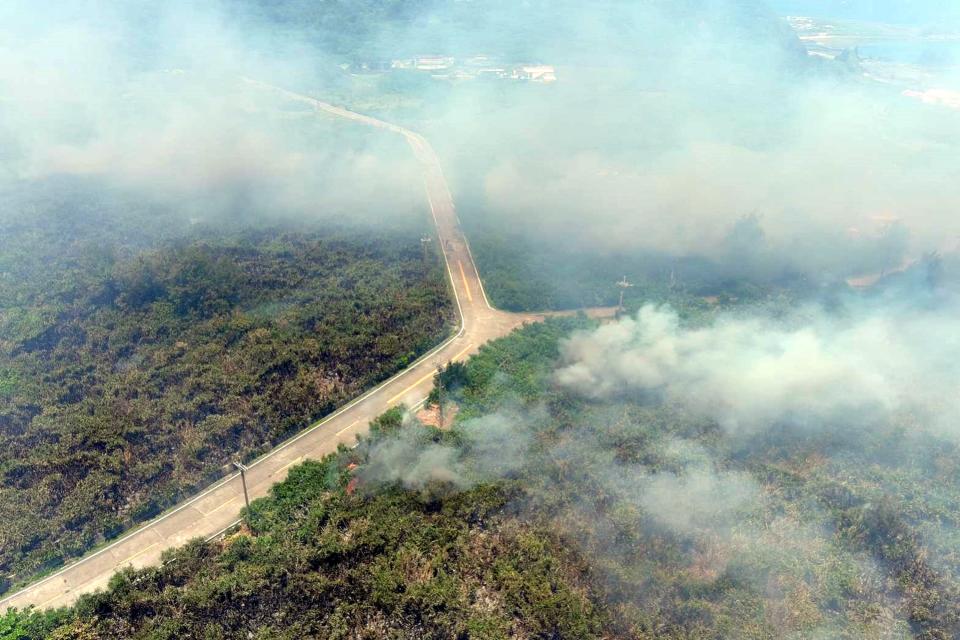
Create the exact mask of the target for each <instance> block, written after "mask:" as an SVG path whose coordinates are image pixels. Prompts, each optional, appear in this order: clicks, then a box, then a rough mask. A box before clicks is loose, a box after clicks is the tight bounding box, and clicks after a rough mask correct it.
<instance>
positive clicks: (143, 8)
mask: <svg viewBox="0 0 960 640" xmlns="http://www.w3.org/2000/svg"><path fill="white" fill-rule="evenodd" d="M2 11H3V16H2V17H3V19H2V20H0V180H6V181H20V182H24V181H29V180H37V179H44V178H46V177H49V176H56V175H76V176H86V177H90V178H92V179H96V180H98V183H100V184H104V185H106V186H108V187H117V188H124V189H134V190H138V191H140V192H142V193H143V194H144V197H145V198H147V199H155V200H158V201H160V202H162V203H164V204H168V205H171V206H174V207H176V208H180V209H183V210H185V211H186V212H187V213H189V214H190V215H191V217H204V216H208V215H238V214H244V213H251V212H257V213H260V214H263V215H285V216H290V215H300V216H303V215H307V216H316V215H326V216H330V217H339V219H341V220H342V219H344V218H358V219H363V218H370V217H374V218H377V217H379V218H382V217H383V216H384V215H386V214H387V212H389V211H394V212H399V213H401V214H402V215H405V216H406V215H409V214H410V212H411V210H416V209H422V205H423V203H422V194H421V193H420V188H419V176H418V173H417V171H416V167H415V166H414V165H413V163H412V161H411V160H410V157H409V153H408V151H407V149H406V148H405V147H404V146H403V145H402V144H400V142H398V141H394V140H390V139H388V138H387V137H385V136H373V135H370V134H369V132H367V131H366V130H365V129H363V128H362V127H358V126H356V125H349V124H344V123H340V122H337V121H334V120H332V119H330V118H326V117H321V116H318V115H317V114H315V113H313V112H311V111H310V110H309V109H305V108H303V107H298V108H294V107H295V106H294V105H290V104H286V103H284V101H283V100H282V99H279V98H278V97H277V96H274V95H271V94H269V92H265V91H263V90H258V89H256V88H254V87H252V86H251V85H249V84H247V83H245V82H243V81H242V80H241V77H242V76H250V77H255V78H262V79H266V80H269V81H272V82H276V83H278V84H280V85H285V86H292V87H294V88H298V87H301V86H314V85H315V82H314V80H315V79H316V78H317V77H318V72H317V70H318V69H320V68H325V67H328V66H333V61H332V60H331V59H329V58H327V57H325V56H323V55H321V54H319V53H318V52H317V51H315V50H313V49H312V48H310V47H309V46H308V45H306V44H305V43H304V42H303V40H302V39H300V38H297V37H296V36H295V35H294V34H290V33H281V32H279V31H277V30H276V29H275V26H271V25H269V24H266V23H257V22H255V21H242V20H237V19H235V18H236V16H235V15H232V14H231V13H229V12H228V11H227V10H226V7H225V6H224V5H221V4H220V3H216V2H214V3H196V2H180V1H177V2H172V3H162V4H160V5H158V4H156V3H145V2H132V3H122V4H119V5H115V6H114V5H109V4H103V3H94V2H84V1H82V0H70V1H69V2H65V3H57V7H56V10H55V11H53V10H51V11H50V12H48V13H44V12H42V11H39V10H38V8H37V6H36V4H35V3H26V2H20V1H19V0H15V1H13V2H10V3H4V7H3V10H2ZM371 213H375V214H376V215H373V216H371Z"/></svg>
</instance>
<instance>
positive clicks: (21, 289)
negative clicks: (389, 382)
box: [0, 188, 453, 583]
mask: <svg viewBox="0 0 960 640" xmlns="http://www.w3.org/2000/svg"><path fill="white" fill-rule="evenodd" d="M50 193H52V194H53V196H51V197H54V198H55V197H56V194H57V190H56V189H55V188H52V189H51V190H50ZM68 193H72V194H73V196H74V197H75V198H76V201H75V202H72V203H71V201H70V196H69V195H66V194H65V195H64V201H63V202H56V201H55V202H54V203H53V204H52V205H51V206H50V207H49V210H47V209H45V208H41V209H40V210H41V212H43V211H49V213H47V214H45V215H43V216H41V217H38V218H36V219H34V220H31V221H27V220H24V219H22V218H19V217H17V216H16V215H14V214H15V212H10V215H8V216H7V217H0V274H2V276H3V277H0V399H2V400H3V404H2V405H0V521H2V525H0V575H9V576H10V580H11V581H12V582H14V583H16V582H17V581H20V580H23V579H25V578H27V577H29V576H30V575H31V574H33V573H35V572H37V571H41V570H44V569H48V568H53V567H55V566H57V565H59V564H61V563H62V562H63V561H64V560H65V559H67V558H69V557H71V556H75V555H78V554H80V553H82V552H83V551H85V550H86V549H88V548H89V547H90V546H91V545H93V544H95V543H97V542H98V541H100V540H103V539H105V538H111V537H114V536H116V535H117V534H118V533H119V532H120V531H122V530H123V528H125V527H126V526H129V525H130V524H132V523H135V522H137V521H141V520H144V519H147V518H149V517H151V516H153V515H155V514H156V513H158V512H159V511H161V510H162V509H164V508H165V507H167V506H169V505H171V504H172V503H173V502H174V501H175V500H177V499H178V498H179V497H180V496H182V495H184V494H185V493H186V492H189V491H191V490H192V489H194V488H196V487H198V486H200V485H203V484H204V483H206V482H208V481H210V480H211V479H212V478H214V477H216V476H218V475H219V474H220V473H221V469H222V467H223V465H225V464H229V461H230V459H231V458H233V457H234V456H236V455H240V456H244V455H250V454H252V453H255V452H257V451H262V450H263V449H264V447H266V446H268V445H269V444H270V443H274V442H277V441H278V440H280V439H282V438H284V437H286V436H288V435H290V434H291V433H292V432H294V431H295V430H297V429H299V428H301V427H303V426H305V425H306V424H308V423H309V422H310V421H311V420H313V419H315V418H317V417H319V416H321V415H323V414H325V413H327V412H329V411H331V410H332V409H334V408H335V407H336V406H338V405H340V404H342V403H343V402H345V401H346V400H348V399H349V398H351V397H353V396H354V395H356V394H357V393H358V392H359V391H361V390H362V389H364V388H366V387H369V386H371V385H373V384H374V383H376V382H377V381H379V380H381V379H383V378H385V377H387V376H388V375H390V374H391V373H393V372H395V371H396V370H398V369H399V368H402V367H403V366H405V365H406V364H407V363H409V362H410V361H411V360H413V359H415V358H416V357H417V356H418V355H419V354H421V353H423V352H424V351H426V350H427V349H428V348H429V347H431V346H432V345H434V344H435V343H436V342H437V341H439V340H440V339H441V338H442V337H443V336H444V335H445V334H446V332H447V331H448V330H449V327H450V326H451V325H452V322H453V317H452V311H451V308H450V305H449V301H448V294H447V290H446V283H445V280H444V276H443V273H442V271H441V270H440V269H439V267H438V266H437V264H436V263H435V261H425V260H424V258H423V255H422V252H421V250H420V242H419V237H420V235H421V233H422V232H423V229H422V226H421V222H420V221H417V223H416V224H412V225H410V226H406V227H396V228H385V229H383V230H381V231H378V232H372V231H370V230H368V229H364V228H352V229H351V228H346V227H341V228H337V227H335V226H331V225H328V226H325V227H322V228H321V227H317V226H310V225H305V224H297V223H289V224H283V225H278V226H275V227H270V226H267V227H260V228H248V229H247V230H242V229H238V230H230V231H222V230H216V229H212V228H196V227H190V226H189V225H183V224H182V221H180V220H179V218H177V217H176V216H175V215H173V214H170V213H165V212H163V211H161V212H149V213H148V212H142V211H138V210H137V209H136V208H135V205H131V206H132V210H131V209H130V208H127V205H128V204H131V203H126V202H123V201H117V200H116V199H115V198H112V199H110V198H108V199H107V200H106V201H104V200H102V199H101V200H97V201H96V202H99V204H100V206H101V207H102V208H101V209H97V210H96V214H95V215H94V214H92V213H91V212H90V211H88V210H86V209H84V208H83V207H82V206H81V205H82V204H83V203H84V202H87V200H86V199H85V197H84V196H83V194H77V193H76V192H75V191H73V190H68ZM98 197H100V198H102V197H103V196H98ZM90 206H91V207H93V205H90ZM8 211H9V210H8ZM422 224H426V221H425V220H424V221H423V222H422Z"/></svg>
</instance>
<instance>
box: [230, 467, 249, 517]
mask: <svg viewBox="0 0 960 640" xmlns="http://www.w3.org/2000/svg"><path fill="white" fill-rule="evenodd" d="M233 466H235V467H236V468H237V469H239V470H240V482H241V483H242V484H243V501H244V502H246V503H247V509H250V496H249V495H247V470H248V469H249V467H248V466H247V465H245V464H243V463H242V462H234V463H233Z"/></svg>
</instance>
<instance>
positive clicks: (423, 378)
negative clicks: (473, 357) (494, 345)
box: [387, 342, 473, 404]
mask: <svg viewBox="0 0 960 640" xmlns="http://www.w3.org/2000/svg"><path fill="white" fill-rule="evenodd" d="M472 348H473V343H472V342H471V343H470V344H468V345H467V346H466V347H464V349H463V351H461V352H460V353H458V354H457V355H455V356H453V357H452V358H450V360H456V359H457V358H459V357H460V356H462V355H463V354H465V353H466V352H467V351H470V349H472ZM435 375H436V371H431V372H430V373H428V374H427V375H425V376H423V377H422V378H420V379H419V380H417V381H416V382H414V383H413V384H412V385H410V386H409V387H407V388H406V389H404V390H403V391H401V392H400V393H398V394H397V395H395V396H393V397H392V398H390V399H389V400H387V404H393V403H394V402H396V401H397V400H399V399H400V398H402V397H403V396H405V395H407V394H408V393H410V391H412V390H413V389H415V388H416V387H418V386H419V385H420V383H422V382H423V381H424V380H426V379H428V378H432V377H433V376H435Z"/></svg>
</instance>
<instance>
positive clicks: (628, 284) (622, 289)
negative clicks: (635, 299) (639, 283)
mask: <svg viewBox="0 0 960 640" xmlns="http://www.w3.org/2000/svg"><path fill="white" fill-rule="evenodd" d="M617 286H618V287H620V306H618V307H617V315H620V312H622V311H626V309H624V308H623V294H624V293H626V292H627V289H629V288H630V287H632V286H634V285H633V283H632V282H627V276H623V280H621V281H620V282H618V283H617Z"/></svg>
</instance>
